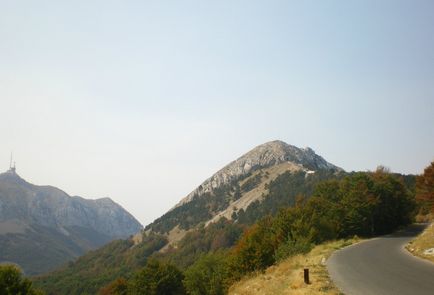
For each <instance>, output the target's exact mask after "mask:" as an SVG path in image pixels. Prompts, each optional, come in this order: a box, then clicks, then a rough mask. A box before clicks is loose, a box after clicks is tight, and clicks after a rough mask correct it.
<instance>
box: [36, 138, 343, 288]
mask: <svg viewBox="0 0 434 295" xmlns="http://www.w3.org/2000/svg"><path fill="white" fill-rule="evenodd" d="M343 174H345V172H344V171H343V170H342V169H341V168H339V167H337V166H335V165H333V164H330V163H328V162H327V161H326V160H324V159H323V158H322V157H321V156H319V155H317V154H316V153H315V152H314V151H313V150H312V149H310V148H297V147H295V146H292V145H289V144H286V143H284V142H282V141H272V142H268V143H265V144H262V145H260V146H258V147H256V148H254V149H253V150H251V151H249V152H247V153H246V154H244V155H243V156H241V157H240V158H238V159H237V160H235V161H233V162H231V163H229V164H228V165H227V166H225V167H223V168H222V169H221V170H219V171H218V172H217V173H215V174H214V175H212V176H211V177H210V178H208V179H207V180H205V181H204V182H203V183H202V184H201V185H200V186H198V187H197V188H196V189H194V190H193V191H192V192H191V193H190V194H189V195H187V196H186V197H185V198H184V199H182V200H181V201H180V202H179V203H178V204H177V205H176V206H174V207H173V208H172V209H171V210H169V211H168V212H167V213H166V214H164V215H162V216H161V217H160V218H158V219H156V220H155V221H154V222H152V223H151V224H149V225H148V226H146V227H145V229H144V230H143V231H142V232H140V233H138V234H136V235H135V236H133V237H132V238H130V239H128V240H125V241H114V242H112V243H110V244H108V245H106V246H104V247H102V248H100V249H97V250H95V251H92V252H90V253H87V254H86V255H84V256H82V257H80V258H78V259H77V260H75V261H74V262H72V263H70V264H68V265H65V266H63V268H61V269H58V270H57V271H55V272H52V273H49V274H46V275H43V276H41V277H38V278H36V279H35V283H36V285H37V286H39V287H41V288H43V289H44V290H45V291H47V293H48V294H82V293H86V294H87V293H88V294H95V293H96V292H97V291H98V289H99V288H101V287H102V286H104V285H105V284H107V283H109V282H110V281H112V280H114V279H116V278H118V277H120V276H123V277H126V278H128V277H131V275H132V274H133V273H134V272H135V271H136V270H138V269H139V268H140V267H142V266H144V265H145V263H146V260H147V258H148V257H149V256H153V257H156V258H158V259H163V260H169V261H171V262H173V263H175V264H176V265H177V266H178V267H180V268H182V269H186V268H187V267H188V266H189V265H191V264H192V263H194V261H195V260H196V259H198V258H199V257H200V256H201V255H202V254H204V253H207V252H209V251H216V250H218V249H227V248H230V247H232V246H233V245H234V244H235V243H236V241H237V240H238V238H239V237H240V235H241V234H242V232H243V231H244V230H245V229H246V228H247V227H248V226H250V225H251V224H253V223H255V222H257V221H258V220H260V219H261V218H262V217H264V216H266V215H269V214H271V215H273V214H275V213H276V212H277V211H278V210H279V209H280V208H282V207H288V206H293V205H294V204H295V203H296V199H297V197H298V196H300V195H303V196H306V197H309V196H310V195H311V194H312V192H313V190H314V188H315V186H316V185H317V184H318V183H319V182H321V181H323V180H326V179H332V178H339V177H341V176H342V175H343Z"/></svg>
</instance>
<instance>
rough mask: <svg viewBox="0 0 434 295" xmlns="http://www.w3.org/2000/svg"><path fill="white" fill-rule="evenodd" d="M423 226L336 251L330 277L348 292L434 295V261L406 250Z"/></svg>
mask: <svg viewBox="0 0 434 295" xmlns="http://www.w3.org/2000/svg"><path fill="white" fill-rule="evenodd" d="M423 227H424V226H423V225H412V226H410V227H409V228H407V229H406V230H405V231H402V232H399V233H396V234H393V235H389V236H383V237H380V238H375V239H372V240H368V241H365V242H361V243H359V244H356V245H353V246H349V247H347V248H344V249H342V250H339V251H336V252H335V253H334V254H333V255H332V256H331V257H330V258H329V260H328V261H327V269H328V271H329V273H330V276H331V278H332V279H333V281H334V282H335V284H336V285H337V286H338V287H339V289H340V290H341V291H342V292H343V293H344V294H347V295H388V294H390V295H401V294H402V295H407V294H408V295H425V294H429V295H434V263H432V262H429V261H425V260H423V259H420V258H416V257H414V256H412V255H411V254H409V253H408V252H407V250H405V249H404V246H405V245H406V244H407V243H408V242H409V241H410V240H411V239H412V238H413V237H415V236H416V235H417V234H418V233H419V232H420V231H421V230H422V229H423Z"/></svg>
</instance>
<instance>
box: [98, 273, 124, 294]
mask: <svg viewBox="0 0 434 295" xmlns="http://www.w3.org/2000/svg"><path fill="white" fill-rule="evenodd" d="M98 294H99V295H127V294H128V282H127V280H126V279H124V278H122V277H121V278H117V279H116V280H114V281H113V282H111V283H110V284H108V285H107V286H105V287H103V288H101V289H100V290H99V292H98Z"/></svg>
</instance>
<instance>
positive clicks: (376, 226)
mask: <svg viewBox="0 0 434 295" xmlns="http://www.w3.org/2000/svg"><path fill="white" fill-rule="evenodd" d="M294 202H295V203H294V205H295V206H293V207H288V208H285V209H281V210H280V211H279V213H278V214H277V215H276V216H275V217H265V218H264V219H262V220H261V221H260V222H258V223H256V224H254V225H253V226H252V227H250V228H249V229H248V230H247V231H246V232H245V233H244V234H243V236H242V237H241V239H240V241H239V242H238V243H237V245H236V246H235V248H234V250H233V252H232V257H231V259H230V263H229V272H230V274H231V276H232V278H231V279H232V281H234V280H237V279H239V278H240V277H241V276H242V275H244V274H246V273H249V272H252V271H257V270H263V269H265V268H266V267H268V266H270V265H272V264H274V263H275V262H276V261H277V260H281V259H283V258H286V257H288V256H292V255H295V254H298V253H305V252H307V251H309V250H310V249H311V247H312V246H313V245H314V244H319V243H322V242H324V241H327V240H331V239H335V238H345V237H351V236H354V235H359V236H372V235H377V234H385V233H389V232H392V231H393V230H396V229H397V228H398V227H399V226H402V225H406V224H408V223H409V222H411V214H412V212H413V208H414V204H413V201H412V199H411V197H410V196H409V194H408V192H407V189H406V187H405V185H404V183H403V181H402V179H400V178H398V177H397V176H395V175H392V174H390V173H387V172H385V171H382V170H379V171H377V172H374V173H353V174H351V175H348V176H346V177H344V178H343V179H340V180H337V179H335V180H329V181H325V182H322V183H320V184H319V185H318V186H317V187H316V189H315V192H314V193H313V196H312V197H311V198H310V199H308V200H306V199H305V198H303V197H302V196H298V197H296V198H295V201H294Z"/></svg>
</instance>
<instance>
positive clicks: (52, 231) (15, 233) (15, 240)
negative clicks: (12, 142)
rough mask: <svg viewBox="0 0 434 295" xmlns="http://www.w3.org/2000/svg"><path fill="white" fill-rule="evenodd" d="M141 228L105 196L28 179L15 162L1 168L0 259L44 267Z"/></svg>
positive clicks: (36, 269)
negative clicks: (80, 193) (86, 194)
mask: <svg viewBox="0 0 434 295" xmlns="http://www.w3.org/2000/svg"><path fill="white" fill-rule="evenodd" d="M141 229H142V226H141V224H140V223H139V222H138V221H137V220H136V219H135V218H134V217H133V216H132V215H131V214H129V213H128V212H127V211H126V210H125V209H123V208H122V207H121V206H119V205H118V204H116V203H115V202H113V201H112V200H111V199H109V198H102V199H97V200H87V199H83V198H81V197H77V196H74V197H71V196H69V195H68V194H66V193H65V192H63V191H62V190H60V189H58V188H55V187H52V186H37V185H33V184H31V183H28V182H27V181H25V180H24V179H22V178H21V177H20V176H19V175H18V174H17V173H16V171H15V168H14V167H12V168H11V169H10V170H9V171H7V172H5V173H2V174H0V262H12V263H16V264H18V265H19V266H20V267H21V268H23V270H24V272H25V273H26V274H29V275H33V274H39V273H43V272H47V271H49V270H52V269H53V268H55V267H57V266H59V265H61V264H63V263H65V262H66V261H68V260H71V259H73V258H75V257H78V256H80V255H82V254H84V253H85V252H86V251H88V250H91V249H95V248H97V247H100V246H102V245H104V244H106V243H107V242H109V241H112V240H114V239H121V238H127V237H128V236H130V235H132V234H135V233H137V232H139V231H140V230H141Z"/></svg>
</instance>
